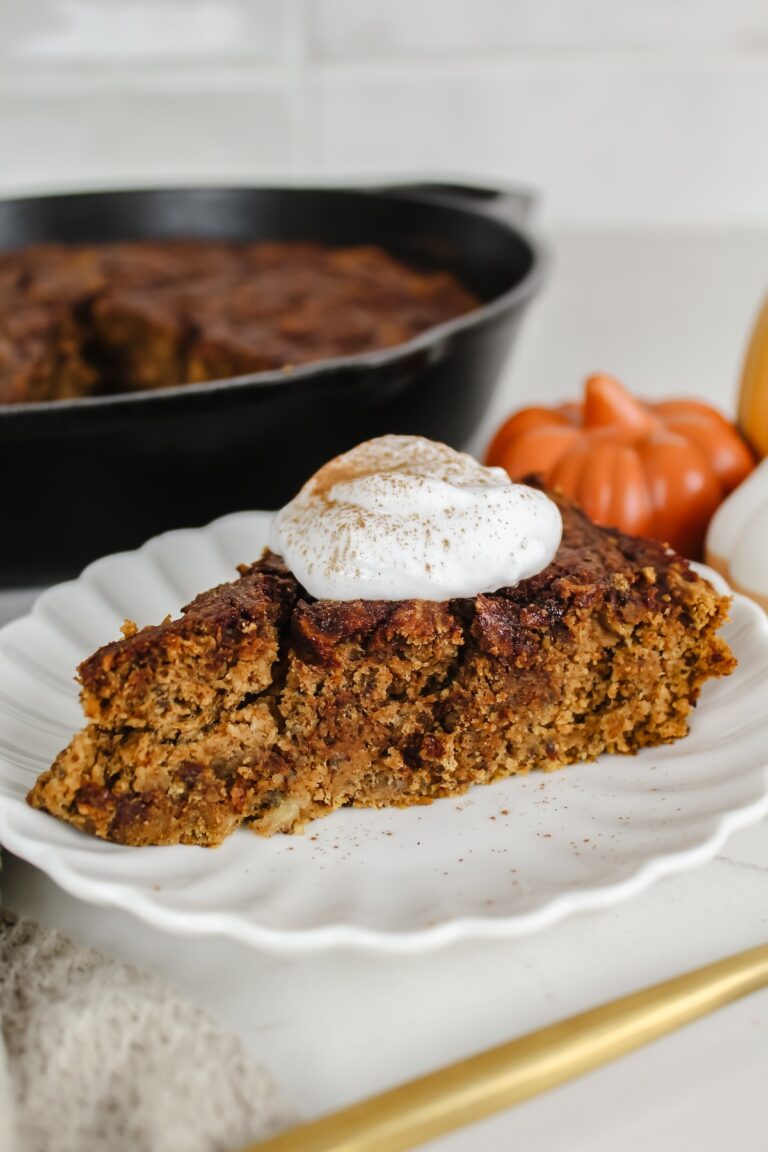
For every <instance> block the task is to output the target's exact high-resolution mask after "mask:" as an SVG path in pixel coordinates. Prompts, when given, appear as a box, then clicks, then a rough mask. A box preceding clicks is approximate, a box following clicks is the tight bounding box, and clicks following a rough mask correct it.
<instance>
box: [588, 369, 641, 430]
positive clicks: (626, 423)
mask: <svg viewBox="0 0 768 1152" xmlns="http://www.w3.org/2000/svg"><path fill="white" fill-rule="evenodd" d="M657 424H658V420H657V419H656V417H655V416H653V415H652V413H651V412H650V411H649V410H648V408H646V406H645V404H642V403H641V402H640V401H639V400H636V399H635V398H634V396H632V395H630V393H629V392H628V391H627V390H626V388H625V387H624V386H623V384H620V383H619V381H618V380H615V379H614V377H613V376H604V375H602V374H600V375H596V376H590V377H589V379H588V380H587V382H586V384H585V385H584V427H585V428H601V427H606V426H612V425H613V426H615V425H618V426H619V427H620V428H626V429H627V430H628V431H629V430H632V431H636V432H650V431H651V429H652V428H655V427H656V425H657Z"/></svg>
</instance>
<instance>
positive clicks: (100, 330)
mask: <svg viewBox="0 0 768 1152" xmlns="http://www.w3.org/2000/svg"><path fill="white" fill-rule="evenodd" d="M479 303H480V301H479V300H478V299H477V297H475V296H474V295H473V294H472V293H471V292H469V291H468V290H467V289H465V288H464V287H463V286H462V285H461V284H460V283H459V281H458V280H457V279H456V277H455V276H454V275H453V274H452V273H450V272H443V271H424V270H419V269H417V268H413V267H410V266H409V265H408V264H405V263H403V261H401V260H398V259H396V258H395V257H394V256H391V255H389V253H387V252H385V251H384V250H383V249H382V248H379V247H376V246H375V245H363V244H361V245H356V246H354V247H345V248H331V247H327V246H324V245H321V244H311V243H293V242H280V243H278V242H260V243H253V244H238V243H227V242H224V241H215V240H155V241H137V242H125V243H112V244H92V245H66V244H39V245H32V246H30V247H28V248H22V249H20V250H19V251H16V252H0V404H15V403H22V402H29V401H41V400H61V399H71V398H76V397H80V396H89V395H93V394H105V393H114V392H133V391H137V390H143V389H152V388H166V387H171V386H173V385H176V384H186V383H192V382H203V381H206V380H217V379H222V378H224V377H229V376H236V375H240V374H245V373H250V372H262V371H268V370H274V369H279V368H285V367H290V366H293V365H296V364H303V363H307V362H309V361H312V360H324V359H327V358H329V357H334V356H347V355H353V354H356V353H360V352H369V351H372V350H373V349H377V348H386V347H390V346H392V345H394V344H400V343H403V342H404V341H406V340H410V339H411V338H412V337H413V336H415V335H417V334H418V333H419V332H423V331H424V330H425V329H427V328H431V327H432V326H433V325H435V324H441V323H443V322H444V321H446V320H449V319H452V318H453V317H455V316H459V315H461V314H462V313H464V312H468V311H469V310H470V309H472V308H474V307H476V306H477V305H478V304H479Z"/></svg>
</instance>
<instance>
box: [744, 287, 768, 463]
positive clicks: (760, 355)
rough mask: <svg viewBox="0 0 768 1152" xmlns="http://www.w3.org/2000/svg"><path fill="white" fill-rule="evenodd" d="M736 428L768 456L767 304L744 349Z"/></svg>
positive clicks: (754, 446)
mask: <svg viewBox="0 0 768 1152" xmlns="http://www.w3.org/2000/svg"><path fill="white" fill-rule="evenodd" d="M739 426H740V428H741V431H742V432H743V434H744V436H745V437H746V439H747V440H748V441H749V442H750V444H751V445H752V447H753V448H754V449H755V451H756V452H757V454H758V455H759V456H768V300H766V301H765V303H764V304H763V308H762V311H761V312H760V315H759V316H758V318H757V323H756V324H755V327H754V331H753V332H752V338H751V340H750V342H749V347H748V349H747V355H746V359H745V361H744V369H743V371H742V376H741V391H740V392H739Z"/></svg>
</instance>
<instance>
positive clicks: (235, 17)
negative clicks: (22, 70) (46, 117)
mask: <svg viewBox="0 0 768 1152" xmlns="http://www.w3.org/2000/svg"><path fill="white" fill-rule="evenodd" d="M285 12H286V6H285V4H284V3H283V0H0V60H2V59H3V58H5V59H6V60H18V61H41V62H45V63H60V62H75V63H77V62H87V63H89V64H97V65H98V64H105V65H112V66H114V64H115V63H118V62H119V63H122V62H129V63H130V62H139V63H146V62H152V61H159V60H173V61H177V60H178V61H184V60H199V59H201V58H211V57H213V58H216V59H239V58H240V57H242V56H248V57H250V58H252V59H254V60H273V59H276V58H278V57H279V56H281V55H282V54H283V52H284V40H285Z"/></svg>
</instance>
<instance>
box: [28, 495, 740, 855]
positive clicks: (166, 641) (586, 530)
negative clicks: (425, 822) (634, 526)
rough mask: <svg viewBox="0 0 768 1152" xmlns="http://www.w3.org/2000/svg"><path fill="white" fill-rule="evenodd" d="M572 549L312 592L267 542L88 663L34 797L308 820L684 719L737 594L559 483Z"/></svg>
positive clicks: (626, 748) (109, 832)
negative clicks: (382, 593)
mask: <svg viewBox="0 0 768 1152" xmlns="http://www.w3.org/2000/svg"><path fill="white" fill-rule="evenodd" d="M552 498H553V499H555V500H556V502H557V504H558V505H559V508H560V511H561V514H562V518H563V538H562V543H561V545H560V548H559V550H558V552H557V554H556V556H555V558H554V560H553V561H552V562H551V563H550V564H549V566H548V567H546V568H545V569H544V570H543V571H541V572H540V573H539V574H538V575H536V576H533V577H532V578H530V579H527V580H524V581H522V582H521V583H519V584H518V585H516V586H515V587H513V588H506V589H501V590H500V591H498V592H495V593H492V594H487V595H478V596H476V597H473V598H470V599H460V600H449V601H443V602H435V601H429V600H402V601H375V600H374V601H371V600H369V601H364V600H357V601H330V600H316V599H313V598H312V597H311V596H310V595H309V594H308V593H307V592H306V591H305V590H304V589H303V588H302V587H301V586H300V585H299V584H298V582H297V580H296V579H295V578H294V576H293V575H292V574H291V572H290V571H289V570H288V569H287V567H286V565H285V564H284V563H283V561H282V560H281V559H280V557H278V556H276V555H274V554H272V553H266V554H265V555H264V556H263V557H262V558H261V559H260V560H258V561H257V562H256V563H255V564H252V565H250V566H247V567H245V566H244V567H242V568H241V569H240V577H239V579H236V580H234V581H233V582H232V583H230V584H223V585H221V586H220V587H218V588H214V589H212V590H210V591H208V592H204V593H203V594H202V595H201V596H198V597H197V598H196V599H195V600H194V601H193V602H192V603H191V604H190V605H188V607H187V608H185V609H184V610H183V613H182V615H181V616H180V618H179V619H177V620H171V621H167V622H165V623H162V624H160V625H157V626H154V627H146V628H142V629H141V630H136V629H135V627H131V626H127V627H126V629H125V635H124V638H123V639H122V640H118V641H115V642H114V643H112V644H108V645H106V647H104V648H102V649H100V650H99V651H98V652H96V653H95V654H94V655H93V656H91V657H90V658H89V659H88V660H86V661H85V662H84V663H83V664H82V665H81V667H80V670H79V679H80V683H81V685H82V702H83V707H84V709H85V713H86V716H87V717H88V724H87V726H86V727H85V728H84V729H83V731H81V732H80V733H79V734H78V735H76V736H75V737H74V739H73V740H72V742H71V744H70V745H69V747H68V748H66V749H65V750H64V751H63V752H62V753H61V754H60V755H59V757H58V758H57V760H56V762H55V763H54V765H53V766H52V768H50V769H49V770H48V771H47V772H45V773H44V774H43V775H42V776H41V777H40V779H39V780H38V781H37V783H36V784H35V786H34V788H33V789H32V791H31V793H30V795H29V802H30V804H31V805H32V806H33V807H35V808H40V809H44V810H45V811H47V812H50V813H52V814H53V815H54V816H58V817H60V818H61V819H63V820H66V821H69V822H70V823H71V824H74V825H75V826H76V827H78V828H81V829H83V830H84V831H86V832H90V833H92V834H94V835H96V836H100V837H103V838H104V839H107V840H112V841H117V842H119V843H122V844H134V845H143V844H175V843H191V844H206V845H213V844H217V843H219V842H220V841H221V840H222V839H223V838H224V837H225V836H227V835H228V834H229V833H230V832H232V831H234V829H236V828H237V827H238V826H239V825H241V824H243V825H247V826H248V827H249V828H251V829H252V830H253V831H255V832H259V833H261V834H263V835H271V834H272V833H275V832H293V831H297V830H299V829H301V828H302V826H303V825H304V824H306V823H307V821H309V820H312V819H314V818H316V817H318V816H322V815H326V814H327V813H329V812H332V811H333V810H334V809H335V808H338V807H339V806H341V805H344V804H353V805H361V806H373V807H382V806H385V805H408V804H422V803H428V802H430V801H432V800H435V799H437V798H438V797H441V796H455V795H457V794H458V793H461V792H463V791H465V790H466V789H467V788H468V787H469V786H470V785H472V784H478V783H487V782H489V781H491V780H495V779H498V778H500V777H504V776H509V775H512V774H514V773H524V772H528V771H529V769H533V768H544V769H551V768H558V767H561V766H562V765H565V764H568V763H571V762H573V761H577V760H592V759H594V758H595V757H596V756H597V755H598V754H599V753H601V752H618V753H631V752H635V751H637V750H638V749H640V748H643V747H646V746H649V745H655V744H661V743H666V742H669V741H672V740H675V739H678V738H679V737H681V736H684V735H685V734H686V732H687V720H688V715H689V713H690V711H691V709H692V707H693V706H694V704H695V702H696V699H697V697H698V695H699V691H700V688H701V685H702V684H703V683H704V681H705V680H707V679H708V678H710V677H715V676H723V675H726V674H728V673H729V672H731V671H732V669H733V668H734V666H735V660H734V658H733V656H732V654H731V652H730V650H729V649H728V647H727V645H726V644H725V642H724V641H723V640H722V639H720V638H719V637H718V636H717V630H718V628H719V626H720V625H721V624H722V623H723V621H724V619H725V617H726V614H727V609H728V603H729V601H728V599H727V597H724V596H721V595H720V594H719V593H717V592H716V591H715V590H714V589H713V588H712V587H711V585H710V584H709V583H708V582H707V581H706V580H704V579H702V578H701V577H700V576H699V575H698V574H697V573H696V572H694V571H693V569H691V567H690V566H689V565H688V563H687V562H686V561H685V560H683V559H682V558H681V557H679V556H677V555H676V554H674V553H672V552H671V551H669V550H668V549H666V548H664V547H663V546H662V545H660V544H657V543H654V542H652V541H649V540H644V539H638V538H634V537H630V536H626V535H623V534H622V533H620V532H618V531H614V530H610V529H604V528H599V527H597V526H596V525H594V524H593V523H592V522H591V521H590V520H588V519H587V517H586V516H585V515H584V514H583V513H582V512H580V511H579V509H578V508H577V507H576V506H575V505H574V504H572V503H570V502H569V501H568V500H567V499H565V498H564V497H562V496H560V495H553V497H552Z"/></svg>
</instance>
